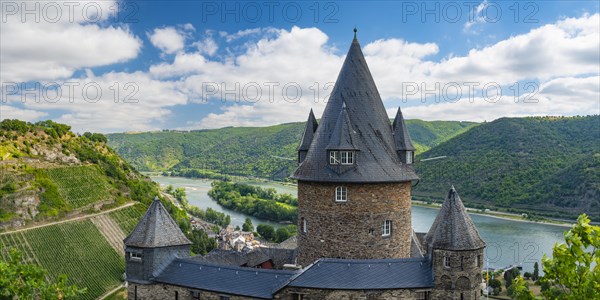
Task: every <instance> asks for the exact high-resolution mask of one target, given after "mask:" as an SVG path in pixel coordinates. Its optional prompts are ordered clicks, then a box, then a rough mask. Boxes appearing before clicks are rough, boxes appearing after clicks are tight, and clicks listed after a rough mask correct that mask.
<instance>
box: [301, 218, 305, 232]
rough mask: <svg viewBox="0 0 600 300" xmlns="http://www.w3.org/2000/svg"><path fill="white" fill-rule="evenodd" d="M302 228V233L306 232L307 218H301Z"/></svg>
mask: <svg viewBox="0 0 600 300" xmlns="http://www.w3.org/2000/svg"><path fill="white" fill-rule="evenodd" d="M300 226H301V228H300V230H301V231H302V233H306V219H305V218H301V219H300Z"/></svg>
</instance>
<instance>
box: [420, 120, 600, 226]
mask: <svg viewBox="0 0 600 300" xmlns="http://www.w3.org/2000/svg"><path fill="white" fill-rule="evenodd" d="M598 137H600V116H589V117H572V118H552V117H531V118H502V119H498V120H496V121H494V122H490V123H486V124H482V125H480V126H477V127H475V128H472V129H471V130H469V131H467V132H466V133H464V134H462V135H459V136H456V137H455V138H452V139H450V140H448V141H446V142H444V143H442V144H440V145H439V146H436V147H434V148H432V149H430V150H429V151H427V152H425V153H423V154H421V155H420V156H419V158H422V159H423V158H429V157H436V156H442V155H445V156H447V158H446V159H440V160H432V161H427V162H423V163H418V164H417V165H416V167H417V171H418V173H419V175H420V177H421V178H422V180H421V182H420V184H419V185H418V186H417V187H416V188H415V195H417V196H429V197H432V198H431V199H438V200H439V199H443V197H444V196H445V192H446V191H447V190H448V188H449V187H450V185H451V184H453V185H454V186H455V187H456V188H457V189H458V191H459V193H460V194H461V196H462V197H463V199H464V200H466V202H470V203H471V204H475V205H480V206H482V207H483V206H485V207H499V208H505V209H511V210H514V211H527V212H531V211H535V212H537V213H539V214H542V215H546V216H552V217H558V218H573V217H576V216H577V215H578V214H580V213H582V212H585V213H587V214H588V215H589V216H590V217H592V218H593V219H595V220H598V218H599V217H598V216H600V144H599V143H598Z"/></svg>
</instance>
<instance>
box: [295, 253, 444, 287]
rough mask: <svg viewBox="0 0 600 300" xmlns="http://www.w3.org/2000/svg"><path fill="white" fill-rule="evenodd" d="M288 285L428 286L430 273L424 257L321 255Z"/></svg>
mask: <svg viewBox="0 0 600 300" xmlns="http://www.w3.org/2000/svg"><path fill="white" fill-rule="evenodd" d="M287 285H288V286H291V287H303V288H315V289H339V290H380V289H416V288H431V287H433V273H432V269H431V264H430V262H429V260H428V259H426V258H398V259H365V260H359V259H328V258H323V259H320V260H318V261H317V262H315V263H314V264H312V265H311V266H309V267H307V268H306V269H304V270H303V272H302V273H300V274H298V275H296V276H295V277H294V278H293V279H292V280H291V281H290V282H289V283H288V284H287Z"/></svg>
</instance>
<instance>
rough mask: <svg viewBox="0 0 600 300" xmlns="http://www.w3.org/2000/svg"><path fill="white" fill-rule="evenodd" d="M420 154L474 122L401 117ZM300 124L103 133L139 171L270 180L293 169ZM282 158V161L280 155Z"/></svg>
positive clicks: (300, 129) (302, 128)
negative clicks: (199, 172) (213, 173)
mask: <svg viewBox="0 0 600 300" xmlns="http://www.w3.org/2000/svg"><path fill="white" fill-rule="evenodd" d="M406 122H407V126H408V128H409V130H410V132H411V136H412V137H413V142H414V144H415V146H416V147H417V149H418V151H420V152H423V151H425V150H427V149H429V148H431V147H433V146H435V145H437V144H439V143H441V142H443V141H445V140H448V139H450V138H451V137H453V136H455V135H457V134H460V133H462V132H464V131H466V130H468V129H469V128H471V127H474V126H476V125H477V123H472V122H455V121H431V122H427V121H421V120H407V121H406ZM303 130H304V123H288V124H281V125H276V126H270V127H227V128H221V129H213V130H200V131H192V132H176V131H163V132H146V133H131V134H130V133H118V134H109V135H108V139H109V144H110V145H111V147H112V148H114V149H115V150H116V151H117V152H118V153H119V154H120V155H121V156H122V157H123V158H125V159H126V160H127V161H128V162H130V163H131V164H132V165H133V166H135V167H136V168H137V169H138V170H141V171H166V170H170V171H180V172H181V171H183V172H186V171H189V170H193V169H204V170H212V171H216V172H219V173H225V174H234V175H247V176H257V177H266V178H271V177H274V176H276V177H277V176H279V175H285V174H286V173H287V175H289V173H290V172H291V171H292V170H293V169H294V168H295V167H296V148H297V147H298V143H299V141H300V138H301V135H302V131H303ZM286 158H287V159H286Z"/></svg>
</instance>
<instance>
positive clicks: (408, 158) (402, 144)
mask: <svg viewBox="0 0 600 300" xmlns="http://www.w3.org/2000/svg"><path fill="white" fill-rule="evenodd" d="M392 130H393V131H394V145H395V147H396V151H397V152H398V157H400V160H401V161H402V162H403V163H405V164H412V163H413V162H414V155H415V146H413V144H412V140H411V139H410V135H409V134H408V128H407V127H406V124H405V123H404V117H403V116H402V110H400V107H398V112H397V113H396V118H395V119H394V123H392Z"/></svg>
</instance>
